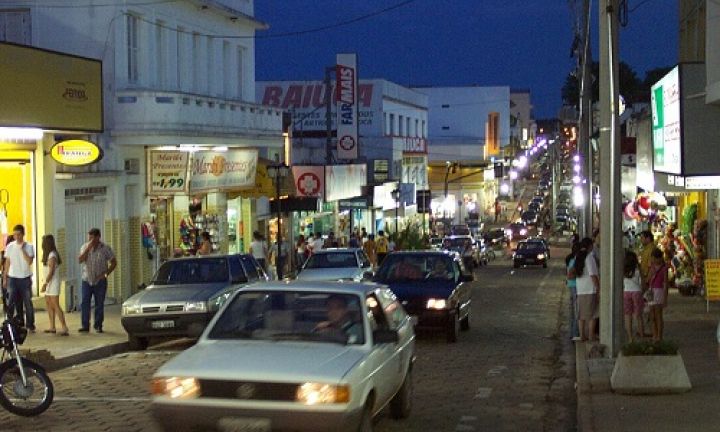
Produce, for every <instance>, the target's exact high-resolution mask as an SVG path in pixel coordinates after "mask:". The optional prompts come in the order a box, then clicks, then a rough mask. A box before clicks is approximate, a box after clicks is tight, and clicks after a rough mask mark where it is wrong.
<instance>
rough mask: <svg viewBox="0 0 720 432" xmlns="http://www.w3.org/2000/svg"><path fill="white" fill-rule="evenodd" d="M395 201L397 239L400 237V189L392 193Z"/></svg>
mask: <svg viewBox="0 0 720 432" xmlns="http://www.w3.org/2000/svg"><path fill="white" fill-rule="evenodd" d="M390 193H391V194H392V197H393V199H394V200H395V238H397V235H398V209H399V208H400V189H397V188H395V189H393V190H392V192H390Z"/></svg>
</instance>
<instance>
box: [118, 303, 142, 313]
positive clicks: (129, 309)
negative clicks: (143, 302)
mask: <svg viewBox="0 0 720 432" xmlns="http://www.w3.org/2000/svg"><path fill="white" fill-rule="evenodd" d="M141 312H142V307H140V304H139V303H128V302H125V303H123V305H122V314H123V316H125V315H136V314H139V313H141Z"/></svg>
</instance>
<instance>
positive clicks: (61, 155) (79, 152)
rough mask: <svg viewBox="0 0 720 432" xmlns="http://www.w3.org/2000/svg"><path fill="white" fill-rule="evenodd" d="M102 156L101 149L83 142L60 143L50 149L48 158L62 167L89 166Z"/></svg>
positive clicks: (88, 142)
mask: <svg viewBox="0 0 720 432" xmlns="http://www.w3.org/2000/svg"><path fill="white" fill-rule="evenodd" d="M102 156H103V152H102V149H101V148H100V147H98V146H97V144H95V143H92V142H90V141H85V140H67V141H60V142H59V143H56V144H55V145H54V146H52V148H51V149H50V157H52V158H53V159H55V161H56V162H58V163H61V164H63V165H71V166H81V165H90V164H91V163H95V162H97V161H99V160H100V159H102Z"/></svg>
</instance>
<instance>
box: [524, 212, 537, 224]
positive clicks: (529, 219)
mask: <svg viewBox="0 0 720 432" xmlns="http://www.w3.org/2000/svg"><path fill="white" fill-rule="evenodd" d="M520 219H522V221H523V222H525V225H528V226H530V225H537V220H538V215H537V213H536V212H534V211H532V210H528V211H526V212H523V214H522V215H521V216H520Z"/></svg>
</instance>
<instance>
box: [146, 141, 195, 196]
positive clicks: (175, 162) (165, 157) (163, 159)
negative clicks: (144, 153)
mask: <svg viewBox="0 0 720 432" xmlns="http://www.w3.org/2000/svg"><path fill="white" fill-rule="evenodd" d="M189 159H190V153H188V152H184V151H157V150H151V151H150V156H149V157H148V160H149V164H150V166H149V167H148V194H149V195H168V194H174V193H184V192H186V191H187V169H188V160H189Z"/></svg>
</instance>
